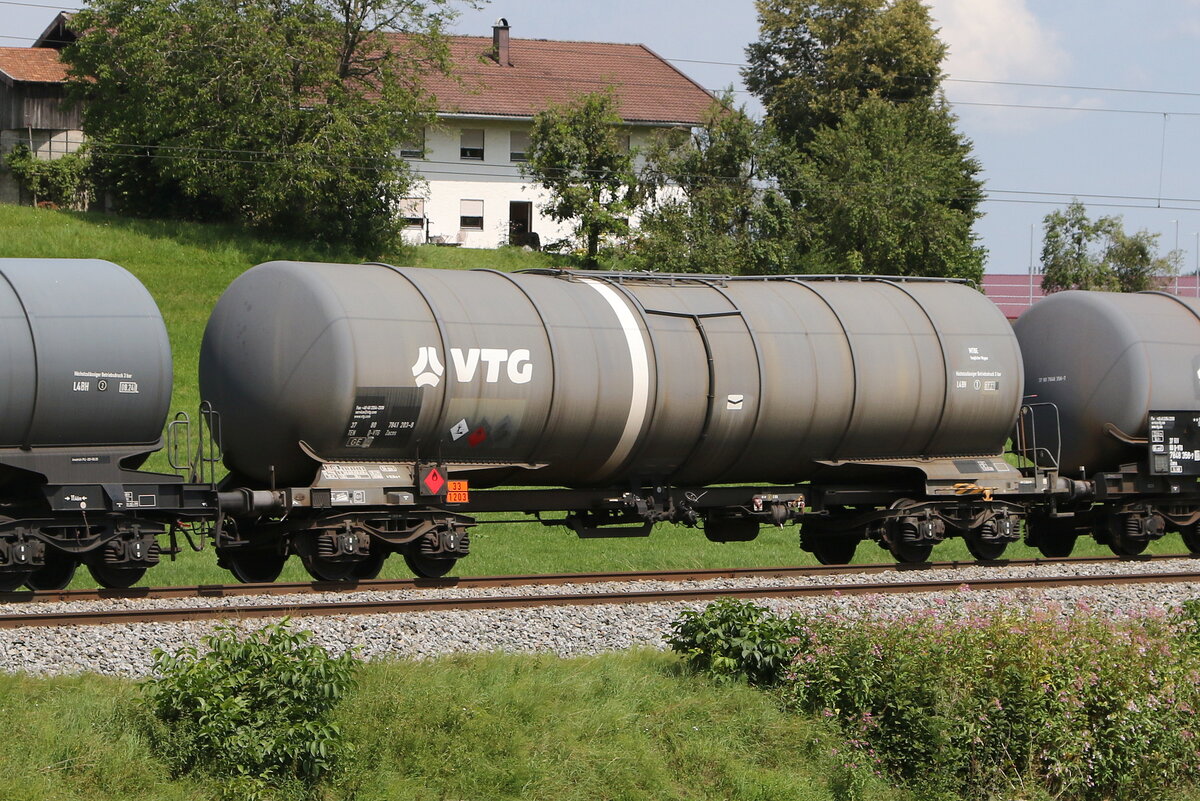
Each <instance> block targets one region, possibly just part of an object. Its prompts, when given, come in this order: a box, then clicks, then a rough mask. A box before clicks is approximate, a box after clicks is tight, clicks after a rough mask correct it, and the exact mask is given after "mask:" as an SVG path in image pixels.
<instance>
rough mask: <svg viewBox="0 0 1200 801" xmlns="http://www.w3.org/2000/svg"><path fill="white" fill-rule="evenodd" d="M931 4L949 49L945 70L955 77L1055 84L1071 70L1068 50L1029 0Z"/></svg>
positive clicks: (946, 0) (940, 1)
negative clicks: (1064, 48) (1032, 10)
mask: <svg viewBox="0 0 1200 801" xmlns="http://www.w3.org/2000/svg"><path fill="white" fill-rule="evenodd" d="M928 2H929V5H930V7H931V10H932V13H933V17H934V19H935V20H936V22H937V24H938V25H939V26H940V28H941V37H942V41H944V42H945V43H946V44H947V46H948V47H949V49H950V54H949V56H948V58H947V59H946V64H945V69H946V72H947V74H949V76H950V77H952V78H968V79H974V80H988V81H1005V80H1008V81H1011V80H1018V81H1054V80H1056V79H1057V78H1058V77H1059V76H1060V75H1061V74H1062V73H1063V72H1064V71H1065V69H1066V67H1067V62H1068V58H1067V54H1066V52H1065V51H1064V50H1063V49H1062V48H1061V47H1060V46H1059V44H1058V40H1057V37H1056V36H1055V34H1054V32H1053V31H1050V30H1048V29H1047V28H1045V27H1044V26H1043V25H1042V24H1041V23H1040V22H1039V20H1038V19H1037V17H1035V16H1034V15H1033V13H1032V12H1031V11H1030V10H1029V8H1028V7H1027V5H1026V3H1027V0H928Z"/></svg>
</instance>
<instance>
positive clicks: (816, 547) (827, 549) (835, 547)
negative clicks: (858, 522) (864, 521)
mask: <svg viewBox="0 0 1200 801" xmlns="http://www.w3.org/2000/svg"><path fill="white" fill-rule="evenodd" d="M858 543H859V540H858V538H857V537H813V538H812V539H811V540H810V541H809V543H808V546H809V548H810V549H811V550H812V555H813V556H815V557H816V558H817V561H818V562H820V563H821V564H823V565H848V564H850V561H851V560H852V559H854V552H855V551H856V550H858Z"/></svg>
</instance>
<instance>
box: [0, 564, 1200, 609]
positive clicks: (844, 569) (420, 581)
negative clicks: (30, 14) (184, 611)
mask: <svg viewBox="0 0 1200 801" xmlns="http://www.w3.org/2000/svg"><path fill="white" fill-rule="evenodd" d="M1181 559H1192V560H1196V561H1197V563H1198V564H1200V555H1197V554H1186V553H1184V554H1145V555H1141V556H1068V557H1063V558H1060V559H1046V558H1038V559H1002V560H998V561H993V562H979V561H954V562H922V563H917V564H897V563H895V562H880V563H876V564H866V565H805V566H800V567H796V566H792V567H787V566H784V567H734V568H713V569H686V570H651V571H623V572H608V573H558V574H533V575H513V576H466V577H458V576H444V577H442V578H409V579H370V580H364V581H308V582H271V583H268V584H200V585H196V586H187V587H130V588H128V589H120V590H117V589H83V590H42V591H29V590H24V591H20V592H0V604H18V603H39V602H42V603H44V602H54V601H105V600H121V599H147V600H150V599H160V598H229V597H234V596H239V595H306V594H312V593H328V592H363V591H374V592H390V591H393V590H414V589H457V588H461V589H483V588H487V587H519V586H523V585H530V584H598V583H601V582H606V581H708V580H711V579H721V578H787V577H802V576H836V575H850V574H858V573H904V572H909V571H916V570H957V569H961V568H966V567H979V566H991V567H1031V566H1036V565H1064V566H1067V565H1089V564H1117V563H1121V562H1163V561H1174V560H1181Z"/></svg>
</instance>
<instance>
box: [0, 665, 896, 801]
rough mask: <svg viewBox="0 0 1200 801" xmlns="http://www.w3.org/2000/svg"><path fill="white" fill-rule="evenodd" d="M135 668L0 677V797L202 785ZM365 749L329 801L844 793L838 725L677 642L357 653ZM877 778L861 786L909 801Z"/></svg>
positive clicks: (347, 721)
mask: <svg viewBox="0 0 1200 801" xmlns="http://www.w3.org/2000/svg"><path fill="white" fill-rule="evenodd" d="M137 699H138V694H137V690H136V688H135V686H134V684H133V683H132V682H127V681H117V680H111V679H101V678H97V677H86V678H68V679H30V678H18V677H2V678H0V714H3V716H4V719H5V720H6V721H7V722H8V726H7V728H6V730H7V732H8V737H7V739H6V743H5V747H4V749H2V750H0V794H3V796H4V797H7V798H22V799H26V801H41V800H42V799H89V800H90V801H103V800H104V799H129V800H130V801H137V800H138V799H147V800H148V799H207V798H211V797H212V790H211V789H210V788H211V786H212V785H211V784H210V783H205V784H204V785H201V784H200V783H199V782H196V781H193V780H184V779H171V778H169V777H168V776H167V775H166V774H165V771H164V769H163V766H162V764H161V763H160V762H158V761H157V760H156V759H155V758H154V757H153V756H152V754H151V751H150V747H149V743H148V742H147V740H146V738H145V737H144V736H143V734H141V729H142V726H141V725H140V724H141V722H142V721H141V720H140V719H139V717H138V715H139V712H138V711H137V703H138V701H137ZM339 714H340V718H341V719H340V721H339V723H340V725H341V726H342V727H343V728H344V729H345V731H346V733H347V736H348V739H349V740H350V742H351V743H352V744H353V745H354V747H355V752H356V755H355V757H354V760H353V763H352V765H351V767H350V770H349V775H347V776H345V777H343V779H342V781H341V783H339V784H336V785H335V786H334V787H332V788H331V789H330V792H329V795H327V797H330V798H334V797H337V798H347V797H351V796H353V797H355V798H358V799H360V801H374V799H389V800H391V799H397V800H399V799H439V798H446V799H489V800H496V801H498V800H499V799H521V800H522V801H526V800H529V801H532V800H533V799H547V801H550V800H553V801H572V800H573V799H580V800H582V799H589V801H590V800H592V799H647V798H654V799H709V798H711V799H747V800H748V799H754V800H755V801H770V800H771V799H780V801H782V800H783V799H788V800H789V801H807V800H811V801H823V800H824V799H831V798H834V795H833V794H832V792H831V790H830V787H829V784H828V779H827V777H828V776H830V775H834V773H835V770H834V757H833V756H832V747H831V743H832V742H833V739H832V737H831V731H832V730H831V729H830V728H827V727H825V726H824V725H822V724H817V723H813V722H811V721H809V720H806V719H804V718H801V717H797V716H793V715H790V714H788V713H785V712H782V711H780V709H779V708H778V706H777V705H776V703H775V702H774V700H773V699H772V698H770V697H769V696H767V695H765V694H762V693H760V692H757V691H755V690H751V689H749V688H746V687H738V686H716V685H713V684H712V683H711V682H709V681H708V680H706V679H703V678H700V677H697V676H693V675H691V674H689V673H687V672H685V671H684V670H683V668H682V667H681V665H680V663H679V662H678V661H677V660H676V659H675V657H674V656H672V655H669V654H659V653H649V652H642V653H633V654H621V655H608V656H602V657H591V658H582V659H569V660H562V659H556V658H553V657H534V656H508V655H485V656H458V657H452V658H445V659H438V660H433V661H428V662H407V661H406V662H394V663H380V664H372V665H367V666H365V667H364V668H363V669H362V670H361V671H360V673H359V684H358V688H357V689H356V690H355V691H354V692H353V693H352V694H351V695H350V696H349V697H348V698H346V699H345V703H344V704H343V705H342V706H341V707H340V713H339ZM900 797H902V796H900V795H899V794H897V793H895V792H894V791H891V790H888V789H887V788H886V787H884V786H882V785H877V786H876V785H873V786H871V787H869V788H868V789H867V792H866V793H865V794H864V795H863V796H862V798H863V799H890V798H900Z"/></svg>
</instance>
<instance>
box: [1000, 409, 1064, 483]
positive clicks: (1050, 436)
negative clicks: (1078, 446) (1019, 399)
mask: <svg viewBox="0 0 1200 801" xmlns="http://www.w3.org/2000/svg"><path fill="white" fill-rule="evenodd" d="M1039 418H1040V422H1039ZM1015 437H1016V440H1015V442H1014V443H1013V449H1012V452H1013V453H1014V454H1015V455H1016V456H1017V457H1018V459H1020V460H1021V462H1022V463H1021V464H1020V465H1018V466H1019V467H1032V468H1033V469H1034V470H1035V471H1040V470H1058V469H1059V463H1060V461H1061V459H1062V421H1061V419H1060V417H1059V414H1058V405H1057V404H1054V403H1049V402H1043V403H1025V404H1022V405H1021V411H1020V413H1019V414H1018V415H1017V428H1016V432H1015Z"/></svg>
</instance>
